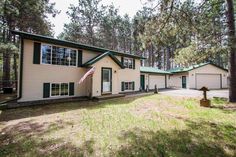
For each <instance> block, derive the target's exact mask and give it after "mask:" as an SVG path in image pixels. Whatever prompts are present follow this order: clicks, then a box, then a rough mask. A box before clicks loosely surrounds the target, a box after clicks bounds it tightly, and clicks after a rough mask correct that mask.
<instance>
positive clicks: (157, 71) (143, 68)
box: [140, 67, 171, 74]
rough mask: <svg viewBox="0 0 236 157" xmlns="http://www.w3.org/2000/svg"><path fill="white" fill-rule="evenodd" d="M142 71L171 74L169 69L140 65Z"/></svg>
mask: <svg viewBox="0 0 236 157" xmlns="http://www.w3.org/2000/svg"><path fill="white" fill-rule="evenodd" d="M140 72H141V73H155V74H171V73H170V72H168V71H164V70H160V69H158V68H153V67H140Z"/></svg>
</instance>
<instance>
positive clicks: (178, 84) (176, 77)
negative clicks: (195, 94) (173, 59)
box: [169, 72, 189, 88]
mask: <svg viewBox="0 0 236 157" xmlns="http://www.w3.org/2000/svg"><path fill="white" fill-rule="evenodd" d="M182 76H186V79H187V80H186V81H187V88H189V77H188V72H185V73H177V74H173V75H170V77H169V86H170V87H173V88H182Z"/></svg>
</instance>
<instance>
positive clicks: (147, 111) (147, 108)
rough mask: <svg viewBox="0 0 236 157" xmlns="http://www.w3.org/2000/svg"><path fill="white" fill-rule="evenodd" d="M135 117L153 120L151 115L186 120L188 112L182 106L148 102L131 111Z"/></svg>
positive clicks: (164, 102) (162, 102) (163, 102)
mask: <svg viewBox="0 0 236 157" xmlns="http://www.w3.org/2000/svg"><path fill="white" fill-rule="evenodd" d="M131 112H132V113H133V114H135V115H137V116H144V117H146V118H148V119H149V118H153V114H156V115H160V116H164V117H167V118H176V119H187V118H188V110H187V109H186V108H185V107H184V106H180V105H175V104H171V103H168V102H167V101H159V102H154V101H148V102H145V103H143V104H139V105H137V106H136V107H135V108H134V109H133V110H132V111H131Z"/></svg>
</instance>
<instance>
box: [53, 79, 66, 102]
mask: <svg viewBox="0 0 236 157" xmlns="http://www.w3.org/2000/svg"><path fill="white" fill-rule="evenodd" d="M64 83H66V84H67V85H68V94H67V95H61V84H64ZM52 84H59V95H52ZM69 93H70V84H69V82H53V83H50V97H52V98H54V97H67V96H69Z"/></svg>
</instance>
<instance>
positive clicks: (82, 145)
mask: <svg viewBox="0 0 236 157" xmlns="http://www.w3.org/2000/svg"><path fill="white" fill-rule="evenodd" d="M213 104H214V108H203V107H199V104H198V100H196V99H189V98H188V99H187V98H180V97H169V96H163V95H149V96H143V97H130V98H120V99H114V100H107V101H103V102H75V103H63V104H58V105H55V104H54V105H46V106H41V107H28V108H19V109H12V110H6V111H0V156H28V157H34V156H57V157H58V156H125V157H128V156H143V157H151V156H158V157H167V156H171V157H175V156H177V157H221V156H222V157H235V156H236V110H235V108H236V107H233V106H232V104H226V103H225V102H224V101H221V100H214V101H213ZM223 105H228V107H227V108H223ZM229 105H231V106H229Z"/></svg>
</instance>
